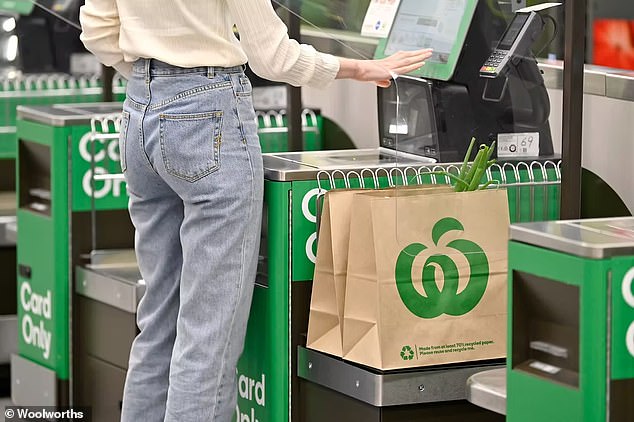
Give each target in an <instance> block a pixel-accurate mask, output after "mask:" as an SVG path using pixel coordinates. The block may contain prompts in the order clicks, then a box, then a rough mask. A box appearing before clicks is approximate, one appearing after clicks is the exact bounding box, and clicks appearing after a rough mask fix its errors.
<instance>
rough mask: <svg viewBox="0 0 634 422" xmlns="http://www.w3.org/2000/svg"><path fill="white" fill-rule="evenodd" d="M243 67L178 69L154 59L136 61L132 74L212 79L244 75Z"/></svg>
mask: <svg viewBox="0 0 634 422" xmlns="http://www.w3.org/2000/svg"><path fill="white" fill-rule="evenodd" d="M244 70H245V65H241V66H233V67H220V66H197V67H179V66H174V65H171V64H169V63H165V62H162V61H160V60H156V59H138V60H137V61H135V62H134V63H133V64H132V72H133V73H136V74H140V75H146V76H169V75H185V74H203V75H207V76H208V77H210V78H212V77H214V76H215V75H219V74H225V73H244Z"/></svg>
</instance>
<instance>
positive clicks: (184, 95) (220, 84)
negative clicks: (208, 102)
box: [149, 82, 231, 111]
mask: <svg viewBox="0 0 634 422" xmlns="http://www.w3.org/2000/svg"><path fill="white" fill-rule="evenodd" d="M230 85H231V82H217V83H213V84H210V85H205V86H202V87H198V88H192V89H188V90H187V91H183V92H181V93H180V94H176V95H175V96H173V97H171V98H169V99H167V100H163V101H160V102H158V103H156V104H154V105H152V106H151V107H150V108H149V110H151V111H154V110H157V109H159V108H161V107H164V106H166V105H168V104H171V103H173V102H174V101H178V100H182V99H185V98H189V97H193V96H195V95H198V94H201V93H203V92H207V91H213V90H214V89H220V88H225V87H229V86H230Z"/></svg>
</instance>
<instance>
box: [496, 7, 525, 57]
mask: <svg viewBox="0 0 634 422" xmlns="http://www.w3.org/2000/svg"><path fill="white" fill-rule="evenodd" d="M528 16H529V15H528V14H524V13H518V14H516V15H515V18H513V22H511V24H510V25H509V27H508V28H507V29H506V32H505V33H504V35H503V36H502V40H501V41H500V43H499V44H498V48H500V49H502V50H510V49H511V47H512V46H513V43H514V42H515V39H516V38H517V36H518V35H519V33H520V31H521V30H522V27H523V26H524V24H525V23H526V21H527V20H528Z"/></svg>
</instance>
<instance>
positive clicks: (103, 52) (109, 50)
mask: <svg viewBox="0 0 634 422" xmlns="http://www.w3.org/2000/svg"><path fill="white" fill-rule="evenodd" d="M79 21H80V23H81V28H82V33H81V35H80V37H79V38H80V39H81V41H82V42H83V43H84V46H85V47H86V49H87V50H88V51H90V52H91V53H93V54H94V55H95V56H97V59H99V61H100V62H101V63H103V64H105V65H106V66H112V67H114V68H115V69H117V71H119V73H121V74H122V75H123V76H124V77H126V78H128V77H129V76H130V74H131V73H132V63H127V62H125V61H124V59H123V53H122V52H121V49H120V48H119V28H120V22H119V11H118V10H117V3H116V2H115V0H98V1H95V0H86V3H85V4H84V5H83V6H82V7H81V8H80V9H79Z"/></svg>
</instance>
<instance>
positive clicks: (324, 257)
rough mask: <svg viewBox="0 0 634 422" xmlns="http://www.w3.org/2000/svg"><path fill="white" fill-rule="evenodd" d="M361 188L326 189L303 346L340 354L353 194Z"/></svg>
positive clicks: (336, 354)
mask: <svg viewBox="0 0 634 422" xmlns="http://www.w3.org/2000/svg"><path fill="white" fill-rule="evenodd" d="M361 191H362V190H361V189H335V190H331V191H329V192H327V193H326V194H325V195H324V204H323V208H322V212H321V224H320V226H319V237H318V239H319V240H318V242H317V259H316V260H315V275H314V277H313V288H312V293H311V300H310V314H309V318H308V339H307V341H306V347H309V348H311V349H315V350H319V351H322V352H325V353H330V354H333V355H335V356H339V357H341V356H342V337H341V331H342V330H341V326H342V322H343V304H344V294H345V288H346V269H347V267H348V236H349V234H350V215H351V211H352V198H353V197H354V195H355V194H357V193H359V192H361Z"/></svg>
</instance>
